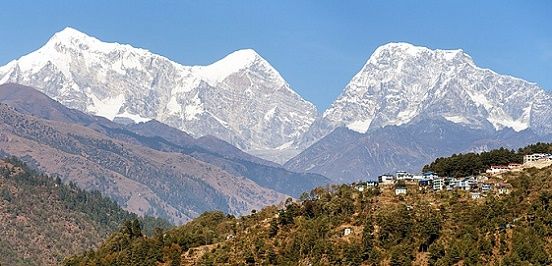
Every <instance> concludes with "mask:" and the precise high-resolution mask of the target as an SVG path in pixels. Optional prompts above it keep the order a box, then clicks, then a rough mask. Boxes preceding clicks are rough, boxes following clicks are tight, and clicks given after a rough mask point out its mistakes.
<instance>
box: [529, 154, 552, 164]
mask: <svg viewBox="0 0 552 266" xmlns="http://www.w3.org/2000/svg"><path fill="white" fill-rule="evenodd" d="M551 158H552V155H550V154H546V153H533V154H527V155H525V156H523V163H524V164H526V163H529V162H536V161H540V160H550V159H551Z"/></svg>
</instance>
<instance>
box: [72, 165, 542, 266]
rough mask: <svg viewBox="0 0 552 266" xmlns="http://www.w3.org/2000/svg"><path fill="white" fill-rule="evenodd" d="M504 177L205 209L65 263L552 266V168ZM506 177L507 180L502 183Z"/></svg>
mask: <svg viewBox="0 0 552 266" xmlns="http://www.w3.org/2000/svg"><path fill="white" fill-rule="evenodd" d="M501 178H503V179H500V180H502V181H504V182H508V183H510V184H511V185H512V186H513V188H512V190H511V191H510V193H508V194H499V193H491V194H488V195H487V197H483V198H480V199H472V198H471V197H470V194H469V193H467V192H465V191H441V192H433V191H429V190H428V191H426V190H418V188H417V186H412V187H408V193H407V195H405V196H396V195H395V194H394V190H393V186H381V187H379V188H378V187H376V188H368V189H365V190H363V191H360V190H358V189H356V188H357V187H356V186H355V185H340V186H332V187H327V188H319V189H315V190H313V191H311V192H310V193H308V194H304V195H303V196H302V197H301V199H300V200H299V201H296V202H295V201H292V200H291V199H290V200H288V201H287V202H286V203H285V205H283V206H280V207H276V206H272V207H267V208H264V209H263V210H260V211H257V212H253V213H252V214H251V215H248V216H244V217H240V218H235V217H233V216H226V215H224V214H223V213H219V212H211V213H205V214H203V215H202V216H200V217H198V218H196V219H195V220H193V221H192V222H191V223H188V224H186V225H183V226H181V227H178V228H175V229H172V230H168V231H166V232H161V231H158V232H157V233H156V234H155V236H154V237H144V236H142V234H141V233H140V232H135V231H133V230H131V229H128V228H127V229H123V230H121V231H119V232H117V233H115V234H113V235H111V236H110V237H109V238H108V239H107V240H106V241H105V242H104V243H103V244H102V246H101V247H100V248H99V249H97V250H95V251H93V252H87V253H85V254H83V255H81V256H76V257H71V258H68V259H67V260H66V261H65V264H66V265H137V264H142V263H143V264H144V265H154V264H156V263H159V264H160V265H412V264H414V265H550V264H551V263H552V257H551V255H552V238H551V237H552V211H551V210H552V168H551V167H548V168H544V169H535V168H530V169H526V170H524V171H522V172H512V173H509V174H505V175H503V177H501ZM497 181H499V180H497Z"/></svg>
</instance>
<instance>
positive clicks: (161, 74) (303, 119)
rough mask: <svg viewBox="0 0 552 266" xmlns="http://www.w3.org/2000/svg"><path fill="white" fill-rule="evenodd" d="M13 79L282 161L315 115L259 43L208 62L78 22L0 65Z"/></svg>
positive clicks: (88, 106)
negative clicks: (102, 35) (115, 38)
mask: <svg viewBox="0 0 552 266" xmlns="http://www.w3.org/2000/svg"><path fill="white" fill-rule="evenodd" d="M9 82H12V83H19V84H23V85H28V86H32V87H35V88H38V89H40V90H41V91H42V92H44V93H45V94H46V95H48V96H49V97H51V98H53V99H55V100H57V101H59V102H61V103H62V104H64V105H65V106H68V107H70V108H74V109H77V110H80V111H84V112H87V113H90V114H94V115H97V116H102V117H105V118H108V119H110V120H115V121H118V122H122V123H128V122H145V121H149V120H151V119H156V120H158V121H161V122H163V123H166V124H168V125H170V126H172V127H175V128H178V129H180V130H183V131H185V132H187V133H189V134H190V135H192V136H193V137H201V136H206V135H212V136H215V137H217V138H220V139H223V140H225V141H227V142H229V143H231V144H233V145H235V146H237V147H238V148H240V149H243V150H245V151H249V152H252V153H254V154H261V155H266V156H268V157H270V159H272V160H275V161H279V162H283V161H285V160H286V159H287V158H289V157H290V156H292V155H294V154H297V153H298V151H296V150H295V147H293V146H291V143H294V142H297V139H298V138H299V137H300V136H301V135H302V134H303V133H304V132H306V131H307V130H308V129H309V126H310V124H311V123H312V122H313V121H314V119H315V117H316V109H315V107H314V106H313V105H312V104H311V103H309V102H307V101H305V100H304V99H302V98H301V97H300V96H299V95H298V94H297V93H295V92H294V91H293V90H292V89H291V88H290V86H289V84H287V82H286V81H285V80H284V79H283V78H282V77H281V76H280V74H279V73H278V71H276V70H275V69H274V68H273V67H272V66H271V65H270V64H269V63H268V62H267V61H266V60H264V59H263V58H262V57H261V56H260V55H258V54H257V53H256V52H255V51H253V50H250V49H246V50H239V51H236V52H234V53H232V54H230V55H228V56H226V57H225V58H223V59H221V60H220V61H217V62H215V63H213V64H211V65H208V66H184V65H180V64H178V63H175V62H173V61H170V60H169V59H167V58H165V57H162V56H159V55H156V54H153V53H151V52H149V51H147V50H144V49H139V48H134V47H132V46H130V45H123V44H118V43H106V42H102V41H100V40H98V39H96V38H93V37H90V36H88V35H86V34H84V33H81V32H79V31H77V30H75V29H71V28H66V29H64V30H63V31H61V32H58V33H56V34H55V35H54V36H53V37H52V38H51V39H50V40H49V41H48V42H47V43H46V44H45V45H44V46H43V47H41V48H40V49H38V50H36V51H34V52H32V53H30V54H28V55H25V56H23V57H21V58H19V59H18V60H14V61H12V62H10V63H8V64H7V65H5V66H3V67H0V84H1V83H9ZM280 154H287V155H285V157H281V156H280Z"/></svg>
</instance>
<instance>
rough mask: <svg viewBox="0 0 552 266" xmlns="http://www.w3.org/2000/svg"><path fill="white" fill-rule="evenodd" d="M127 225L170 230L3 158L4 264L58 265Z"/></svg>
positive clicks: (0, 220)
mask: <svg viewBox="0 0 552 266" xmlns="http://www.w3.org/2000/svg"><path fill="white" fill-rule="evenodd" d="M125 221H134V223H135V224H143V225H144V231H145V232H149V233H151V232H153V228H155V227H161V228H168V227H169V226H170V225H169V224H168V223H167V222H164V221H163V220H159V219H154V218H149V217H147V218H138V217H137V216H136V215H135V214H132V213H129V212H127V211H125V210H123V209H121V208H120V207H119V206H117V204H116V203H115V202H113V201H112V200H109V199H107V198H104V197H103V196H101V194H100V193H98V192H87V191H84V190H81V189H79V188H77V187H76V186H75V185H74V184H69V185H66V184H63V183H62V182H61V179H59V178H51V177H49V176H46V175H43V174H40V173H38V172H36V171H34V170H32V169H30V168H29V167H27V166H26V165H25V164H23V163H22V162H21V161H19V160H18V159H15V158H10V159H6V160H0V264H1V265H55V264H58V263H59V262H60V261H61V260H62V259H63V258H64V257H65V256H68V255H73V254H76V253H78V252H82V251H84V250H86V249H90V248H92V247H95V246H96V245H97V244H98V243H99V242H100V241H101V240H102V239H104V238H105V237H106V236H108V235H109V234H110V233H112V232H113V231H116V230H117V229H118V228H119V227H120V226H121V225H122V224H123V223H124V222H125Z"/></svg>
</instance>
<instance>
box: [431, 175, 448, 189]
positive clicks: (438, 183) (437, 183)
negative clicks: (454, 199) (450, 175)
mask: <svg viewBox="0 0 552 266" xmlns="http://www.w3.org/2000/svg"><path fill="white" fill-rule="evenodd" d="M444 187H445V179H444V178H436V179H433V190H443V188H444Z"/></svg>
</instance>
